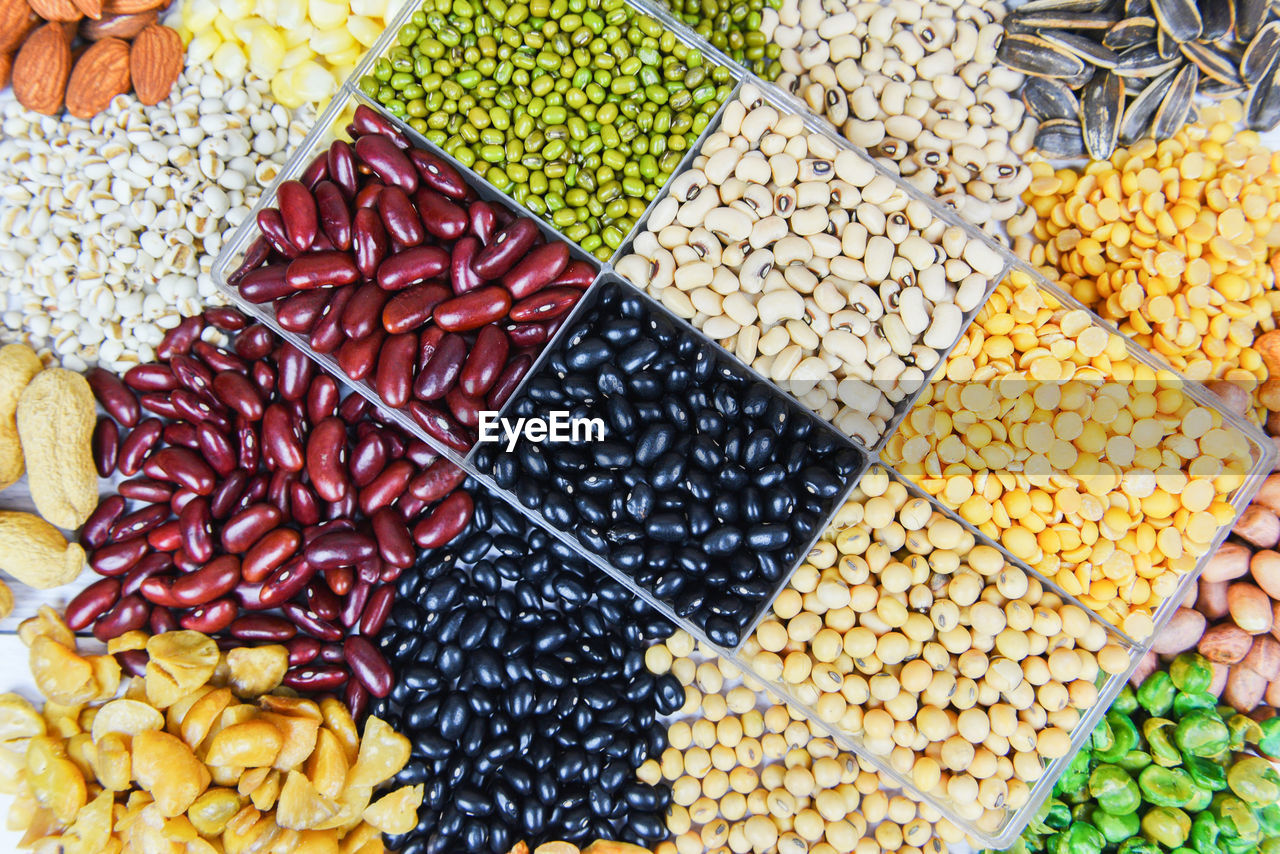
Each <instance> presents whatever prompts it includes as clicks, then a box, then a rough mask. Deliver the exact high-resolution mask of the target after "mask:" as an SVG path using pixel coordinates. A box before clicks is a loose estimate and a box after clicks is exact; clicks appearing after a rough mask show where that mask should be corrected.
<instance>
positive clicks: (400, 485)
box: [359, 460, 414, 516]
mask: <svg viewBox="0 0 1280 854" xmlns="http://www.w3.org/2000/svg"><path fill="white" fill-rule="evenodd" d="M413 473H414V466H413V463H411V462H409V461H408V460H396V461H394V462H392V463H391V464H390V465H388V466H387V467H386V468H385V469H384V470H383V471H382V473H381V474H379V475H378V476H377V477H376V478H374V479H373V481H372V482H371V483H370V484H369V485H368V486H366V487H364V488H363V489H361V490H360V495H359V507H360V512H361V513H363V514H364V515H366V516H372V515H373V514H374V513H375V512H377V511H378V510H379V509H380V508H382V507H388V506H390V505H392V504H394V503H395V502H396V499H398V498H399V497H400V496H401V495H403V494H404V492H405V489H406V488H407V487H408V485H409V480H410V479H411V478H412V477H413Z"/></svg>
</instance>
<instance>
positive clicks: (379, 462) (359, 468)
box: [347, 433, 389, 487]
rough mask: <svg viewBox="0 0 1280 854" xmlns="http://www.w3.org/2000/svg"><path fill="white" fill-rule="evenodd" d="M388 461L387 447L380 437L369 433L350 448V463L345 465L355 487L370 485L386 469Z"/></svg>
mask: <svg viewBox="0 0 1280 854" xmlns="http://www.w3.org/2000/svg"><path fill="white" fill-rule="evenodd" d="M388 459H389V457H388V454H387V446H386V444H385V443H384V442H383V440H382V437H381V436H380V435H378V434H377V433H370V434H368V435H367V436H365V437H364V438H362V439H360V440H359V441H358V442H356V444H355V446H354V447H353V448H352V450H351V461H350V462H349V463H348V464H347V468H348V470H349V471H350V472H351V481H352V483H354V484H355V485H356V486H357V487H363V486H367V485H368V484H370V483H372V482H373V479H374V478H376V477H377V476H378V475H380V474H382V470H383V469H385V468H386V467H387V461H388Z"/></svg>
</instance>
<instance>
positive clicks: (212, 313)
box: [204, 306, 249, 332]
mask: <svg viewBox="0 0 1280 854" xmlns="http://www.w3.org/2000/svg"><path fill="white" fill-rule="evenodd" d="M204 319H205V322H206V323H208V324H209V325H210V326H212V327H215V328H217V329H221V330H222V331H223V332H239V331H240V330H241V329H244V328H245V327H246V326H248V325H249V319H248V318H246V317H245V316H244V315H243V314H241V313H240V312H238V311H236V310H235V309H234V308H225V307H223V306H214V307H211V308H206V309H205V310H204Z"/></svg>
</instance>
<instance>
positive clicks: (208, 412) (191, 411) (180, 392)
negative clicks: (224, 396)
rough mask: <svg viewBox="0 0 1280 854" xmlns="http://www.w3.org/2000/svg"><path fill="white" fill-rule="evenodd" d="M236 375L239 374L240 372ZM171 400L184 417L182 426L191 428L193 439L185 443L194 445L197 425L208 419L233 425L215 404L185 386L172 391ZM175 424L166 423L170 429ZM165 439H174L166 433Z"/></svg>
mask: <svg viewBox="0 0 1280 854" xmlns="http://www.w3.org/2000/svg"><path fill="white" fill-rule="evenodd" d="M236 376H239V374H237V375H236ZM169 400H170V402H171V403H172V404H173V406H174V408H175V409H176V410H177V411H178V415H179V417H181V418H183V419H184V422H183V423H182V426H183V427H189V428H190V429H191V439H190V440H189V442H184V443H183V444H188V445H189V446H191V447H194V445H193V444H191V443H193V442H194V441H195V425H197V424H199V423H201V422H203V421H207V422H209V423H211V424H225V426H227V427H230V426H231V425H230V423H228V422H227V420H226V417H225V416H223V415H222V414H221V413H220V412H219V411H218V409H216V408H214V406H212V405H211V404H210V403H209V402H208V401H207V400H205V399H203V398H201V397H198V396H197V395H195V394H194V393H193V392H189V391H187V390H186V389H185V388H180V389H177V390H176V391H174V392H172V393H171V394H170V395H169ZM173 426H175V425H173V424H167V425H165V429H166V430H168V428H170V427H173ZM162 435H165V434H162ZM165 441H172V440H170V439H168V438H167V435H166V438H165Z"/></svg>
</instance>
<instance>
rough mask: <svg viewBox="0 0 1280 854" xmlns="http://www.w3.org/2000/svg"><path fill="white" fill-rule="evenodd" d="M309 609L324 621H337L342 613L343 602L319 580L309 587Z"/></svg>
mask: <svg viewBox="0 0 1280 854" xmlns="http://www.w3.org/2000/svg"><path fill="white" fill-rule="evenodd" d="M307 607H309V608H310V609H311V610H312V611H314V612H315V614H316V616H317V617H319V618H320V619H322V620H336V619H338V614H340V613H342V600H341V599H340V598H338V594H336V593H334V592H333V591H332V590H330V589H329V586H328V585H327V584H325V583H324V582H323V581H322V580H321V579H319V578H313V579H311V583H310V584H308V585H307Z"/></svg>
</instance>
